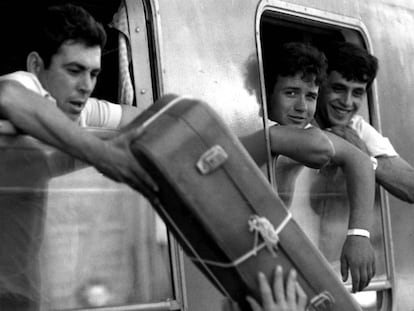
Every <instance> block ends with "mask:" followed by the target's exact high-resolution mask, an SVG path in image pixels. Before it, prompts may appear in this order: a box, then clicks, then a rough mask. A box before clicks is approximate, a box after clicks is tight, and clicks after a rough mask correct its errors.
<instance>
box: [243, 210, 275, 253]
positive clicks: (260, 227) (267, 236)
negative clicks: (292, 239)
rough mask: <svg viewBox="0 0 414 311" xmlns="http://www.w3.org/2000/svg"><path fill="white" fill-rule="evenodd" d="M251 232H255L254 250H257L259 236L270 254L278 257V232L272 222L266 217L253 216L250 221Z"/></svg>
mask: <svg viewBox="0 0 414 311" xmlns="http://www.w3.org/2000/svg"><path fill="white" fill-rule="evenodd" d="M249 230H250V232H254V248H253V249H256V250H257V244H258V242H259V236H260V237H261V238H262V239H263V241H264V243H265V245H266V247H267V249H268V250H269V252H270V253H271V254H272V255H273V256H274V257H276V256H277V254H276V251H277V244H278V243H279V236H278V232H277V231H276V230H275V228H274V227H273V225H272V224H271V223H270V221H269V220H268V219H267V218H265V217H260V216H257V215H253V216H251V217H250V219H249ZM255 255H256V254H255Z"/></svg>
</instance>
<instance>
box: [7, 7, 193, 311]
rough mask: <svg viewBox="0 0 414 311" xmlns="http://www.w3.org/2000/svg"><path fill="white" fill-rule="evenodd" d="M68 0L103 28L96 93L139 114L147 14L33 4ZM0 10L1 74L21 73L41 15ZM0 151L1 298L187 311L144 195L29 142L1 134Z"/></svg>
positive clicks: (149, 71)
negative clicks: (105, 37)
mask: <svg viewBox="0 0 414 311" xmlns="http://www.w3.org/2000/svg"><path fill="white" fill-rule="evenodd" d="M65 2H71V3H74V4H78V5H80V6H82V7H84V8H85V9H87V10H88V11H89V12H90V13H91V14H92V15H94V16H95V17H96V19H97V20H99V21H101V22H102V23H103V24H104V25H105V28H106V30H107V34H108V42H107V45H106V48H105V50H104V51H103V54H102V68H103V70H102V72H101V76H100V79H99V84H98V85H97V87H96V89H95V93H94V96H96V97H99V98H104V99H107V100H109V101H113V102H120V103H121V104H129V105H134V106H137V107H138V108H140V109H145V108H146V107H148V106H149V105H150V104H152V103H153V101H154V98H156V97H157V95H158V90H157V87H156V83H155V82H156V76H157V74H156V69H155V65H154V63H155V59H156V57H155V56H154V55H155V52H154V45H153V41H152V39H151V38H152V37H151V35H150V33H151V27H153V25H152V24H151V22H150V21H151V18H150V17H151V14H153V11H152V10H153V8H152V7H151V6H149V5H147V3H144V2H141V1H128V0H127V1H118V0H116V1H104V2H102V1H92V0H91V1H46V2H45V3H42V4H36V6H37V8H38V7H40V6H45V5H53V4H61V3H65ZM0 6H1V10H0V12H1V13H0V14H1V16H2V21H1V29H0V31H1V35H2V39H4V40H6V41H7V42H8V43H9V45H8V48H7V49H2V52H1V53H2V54H1V56H2V63H1V66H0V68H1V74H5V73H8V72H10V71H16V70H24V64H25V56H26V52H27V51H28V50H30V46H29V44H30V36H29V34H30V31H31V23H32V22H35V19H36V14H34V12H36V11H35V9H37V8H34V7H33V3H31V1H23V2H22V1H20V2H19V3H11V2H10V3H9V2H8V3H6V2H2V4H1V5H0ZM23 6H25V7H26V8H25V9H24V10H22V7H23ZM32 9H33V10H32ZM24 12H26V13H24ZM16 21H19V24H18V25H17V27H16V28H13V29H11V28H10V26H9V25H12V24H15V23H16ZM24 38H26V39H24ZM85 130H87V131H91V132H94V133H96V134H97V135H101V136H109V135H113V132H112V131H109V130H105V129H92V128H89V129H88V128H87V129H85ZM0 149H1V152H0V154H1V156H0V171H1V172H2V173H1V176H0V206H1V208H0V210H1V217H0V218H1V219H2V220H1V222H2V225H1V229H0V231H1V241H2V251H1V252H0V253H1V255H0V256H1V258H0V262H1V263H2V264H1V267H0V274H1V276H0V286H1V290H0V293H1V294H3V293H5V292H6V293H7V292H8V293H11V294H12V295H19V296H20V297H24V299H28V300H30V301H35V303H36V304H38V306H39V309H40V310H69V309H71V310H73V309H76V310H90V309H92V308H103V309H102V310H147V309H151V310H180V309H184V308H186V300H185V290H184V289H185V286H184V283H183V271H182V254H181V251H180V250H179V248H178V246H177V245H176V243H175V242H174V240H173V239H171V238H170V236H169V233H168V232H167V230H166V227H165V226H164V224H163V223H162V221H161V220H160V219H159V218H158V217H157V215H156V214H155V213H154V211H153V209H152V208H151V206H150V204H149V203H148V202H147V201H146V200H145V199H144V197H142V196H141V195H140V194H138V193H137V192H135V191H133V190H132V189H131V188H129V187H127V186H125V185H121V184H118V183H115V182H113V181H111V180H109V179H107V178H106V177H104V176H103V175H102V174H100V173H99V172H97V171H96V170H95V169H94V168H92V167H89V166H86V165H85V164H83V163H80V162H79V161H76V160H75V159H73V158H71V157H70V156H68V155H66V154H64V153H62V152H60V151H58V150H55V149H54V148H51V147H49V146H46V145H44V144H42V143H40V142H39V141H37V140H35V139H33V138H31V137H28V136H26V135H15V134H12V135H10V134H8V133H2V134H0ZM94 310H95V309H94Z"/></svg>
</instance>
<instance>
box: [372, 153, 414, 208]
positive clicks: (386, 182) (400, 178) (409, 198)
mask: <svg viewBox="0 0 414 311" xmlns="http://www.w3.org/2000/svg"><path fill="white" fill-rule="evenodd" d="M376 159H377V161H378V166H377V169H376V171H375V177H376V179H377V182H378V183H379V184H380V185H381V186H383V187H384V188H385V189H386V190H387V191H388V192H389V193H391V194H392V195H394V196H396V197H397V198H399V199H400V200H403V201H405V202H408V203H414V168H413V167H412V166H411V165H410V164H409V163H408V162H407V161H405V160H404V159H403V158H401V157H398V156H396V157H377V158H376Z"/></svg>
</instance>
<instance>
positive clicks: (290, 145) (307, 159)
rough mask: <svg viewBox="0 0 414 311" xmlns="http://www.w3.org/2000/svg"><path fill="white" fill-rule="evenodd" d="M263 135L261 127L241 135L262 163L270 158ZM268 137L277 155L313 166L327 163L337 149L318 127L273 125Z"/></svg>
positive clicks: (242, 139)
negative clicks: (246, 134)
mask: <svg viewBox="0 0 414 311" xmlns="http://www.w3.org/2000/svg"><path fill="white" fill-rule="evenodd" d="M264 137H265V136H264V131H263V130H260V131H257V132H255V133H253V134H252V135H249V136H245V137H241V138H240V140H241V142H242V143H243V145H244V146H245V147H246V149H247V150H248V151H249V153H250V155H251V156H252V157H253V159H254V160H255V161H256V163H257V164H258V165H259V166H260V165H263V164H264V163H265V162H266V160H267V151H266V146H265V140H264ZM269 138H270V149H271V151H272V153H273V154H274V155H279V154H281V155H285V156H287V157H289V158H291V159H293V160H296V161H298V162H300V163H302V164H304V165H306V166H309V167H312V168H320V167H322V166H323V165H325V164H327V163H328V162H329V160H330V159H331V157H332V155H333V153H334V150H333V147H332V144H331V143H330V141H329V139H328V138H327V137H326V135H324V134H323V132H322V131H321V130H320V129H318V128H315V127H312V128H308V129H299V128H295V127H291V126H271V127H270V128H269Z"/></svg>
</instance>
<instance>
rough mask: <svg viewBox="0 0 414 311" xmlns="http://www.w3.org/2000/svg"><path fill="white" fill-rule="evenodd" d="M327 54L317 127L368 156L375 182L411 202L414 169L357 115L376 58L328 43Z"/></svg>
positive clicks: (351, 46)
mask: <svg viewBox="0 0 414 311" xmlns="http://www.w3.org/2000/svg"><path fill="white" fill-rule="evenodd" d="M326 55H327V57H328V64H329V66H328V79H327V81H326V83H324V84H323V85H322V86H321V91H320V95H319V98H318V105H317V110H316V115H315V119H316V121H317V123H318V125H319V126H320V127H321V128H323V129H326V128H327V129H330V130H331V131H332V132H334V133H335V134H337V135H339V136H341V137H342V138H344V139H346V140H348V141H349V142H351V143H353V144H354V145H355V146H357V147H358V148H359V149H361V150H362V151H364V152H365V153H367V154H368V155H369V156H371V159H372V161H373V164H374V166H376V170H375V177H376V181H377V182H378V183H379V184H380V185H381V186H383V187H384V188H385V189H386V190H387V191H388V192H390V193H391V194H393V195H395V196H396V197H398V198H399V199H401V200H403V201H406V202H409V203H413V202H414V168H413V167H412V166H411V165H410V164H409V163H408V162H407V161H405V160H404V159H403V158H402V157H400V156H399V155H398V153H397V152H396V151H395V149H394V147H393V146H392V144H391V143H390V141H389V139H388V138H386V137H384V136H382V135H381V134H380V133H379V132H378V131H377V130H376V129H375V128H373V127H372V126H371V125H370V124H369V123H368V122H367V121H365V120H364V119H363V118H362V117H361V116H360V115H358V114H357V113H358V110H359V108H360V107H361V105H362V104H363V103H365V102H366V95H367V94H366V93H367V90H368V89H369V87H370V86H371V84H372V82H373V80H374V79H375V76H376V74H377V70H378V61H377V59H376V57H374V56H373V55H371V54H369V53H368V52H367V51H366V50H364V49H362V48H360V47H358V46H356V45H354V44H351V43H347V42H336V43H333V44H331V45H330V46H329V47H328V49H327V50H326Z"/></svg>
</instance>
